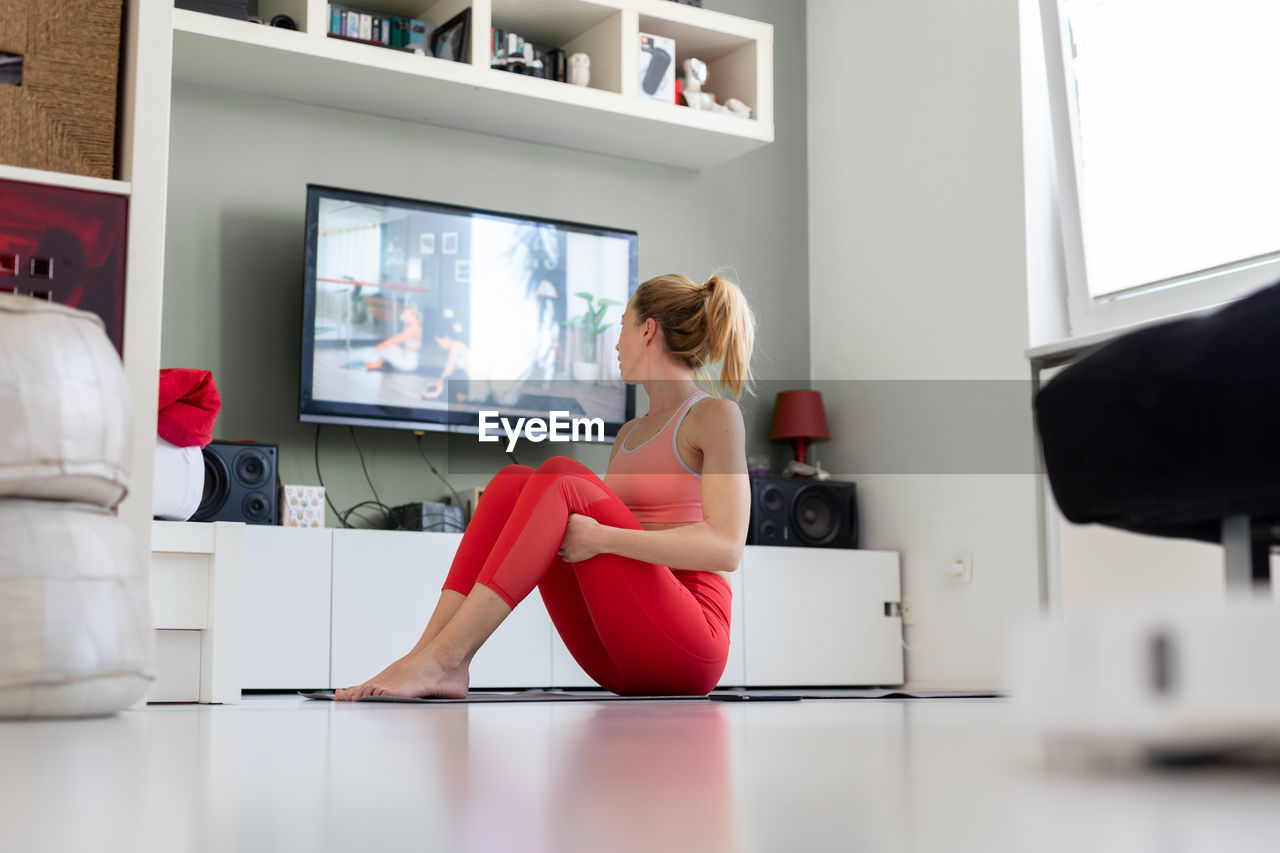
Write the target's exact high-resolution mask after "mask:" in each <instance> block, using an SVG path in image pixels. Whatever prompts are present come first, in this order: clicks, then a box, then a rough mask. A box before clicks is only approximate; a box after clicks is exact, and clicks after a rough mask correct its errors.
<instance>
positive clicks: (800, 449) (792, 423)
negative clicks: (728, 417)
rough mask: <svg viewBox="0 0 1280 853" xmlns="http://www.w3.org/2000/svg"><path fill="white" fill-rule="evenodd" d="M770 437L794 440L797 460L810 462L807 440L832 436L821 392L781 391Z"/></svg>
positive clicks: (775, 407) (821, 439) (776, 404)
mask: <svg viewBox="0 0 1280 853" xmlns="http://www.w3.org/2000/svg"><path fill="white" fill-rule="evenodd" d="M769 438H770V439H771V440H773V441H781V440H785V439H791V440H792V441H794V442H795V447H796V461H797V462H800V463H802V464H807V463H805V458H804V454H805V448H806V447H807V445H808V442H810V441H826V440H827V439H829V438H831V432H830V431H829V430H828V429H827V413H826V411H825V410H824V409H823V408H822V393H821V392H819V391H779V392H778V398H777V400H776V401H775V402H774V404H773V429H771V430H770V431H769Z"/></svg>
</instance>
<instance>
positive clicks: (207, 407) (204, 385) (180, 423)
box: [156, 367, 222, 447]
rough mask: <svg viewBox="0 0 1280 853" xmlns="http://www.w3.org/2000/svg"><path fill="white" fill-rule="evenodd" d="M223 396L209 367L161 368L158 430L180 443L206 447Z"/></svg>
mask: <svg viewBox="0 0 1280 853" xmlns="http://www.w3.org/2000/svg"><path fill="white" fill-rule="evenodd" d="M221 410H222V398H221V397H219V396H218V388H217V386H215V385H214V384H213V374H212V373H210V372H209V371H207V370H189V369H187V368H184V367H175V368H168V369H165V370H161V371H160V412H159V415H158V417H157V421H156V434H157V435H159V436H160V437H161V438H163V439H164V440H165V441H167V442H169V443H170V444H173V445H177V446H178V447H204V446H205V445H206V444H208V443H209V442H211V441H213V422H214V421H215V420H217V418H218V412H220V411H221Z"/></svg>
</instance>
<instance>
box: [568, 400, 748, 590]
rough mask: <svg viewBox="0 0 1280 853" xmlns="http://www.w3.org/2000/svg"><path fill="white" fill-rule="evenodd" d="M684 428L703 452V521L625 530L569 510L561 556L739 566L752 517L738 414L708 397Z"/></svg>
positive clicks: (722, 568)
mask: <svg viewBox="0 0 1280 853" xmlns="http://www.w3.org/2000/svg"><path fill="white" fill-rule="evenodd" d="M683 429H684V430H688V432H685V435H687V436H688V437H689V438H690V441H691V443H692V444H693V445H694V446H695V447H697V448H699V449H701V451H702V521H699V522H696V523H694V524H686V525H683V526H681V527H673V528H671V529H669V530H627V529H624V528H620V527H605V526H604V525H601V524H600V523H598V522H597V521H596V520H595V519H593V518H590V517H588V516H583V515H573V516H570V517H569V524H568V526H567V527H566V529H565V537H564V544H563V546H562V548H561V552H562V556H564V558H565V560H567V561H568V562H577V561H579V560H585V559H588V558H590V557H594V556H595V555H596V554H617V555H619V556H622V557H630V558H632V559H635V560H643V561H645V562H647V563H659V564H661V565H664V566H670V567H671V568H673V569H702V570H710V571H720V572H731V571H734V570H735V569H737V568H738V564H739V563H740V562H741V561H742V549H743V546H744V545H745V544H746V541H747V525H748V523H749V521H750V518H751V488H750V484H749V483H748V481H747V463H746V439H745V429H744V427H743V425H742V413H741V411H740V410H739V409H738V407H737V405H736V404H734V403H733V402H732V401H730V400H715V399H713V400H707V401H706V402H705V403H702V404H700V405H697V406H695V407H694V408H693V410H692V411H690V412H689V415H688V417H686V418H685V423H684V428H683Z"/></svg>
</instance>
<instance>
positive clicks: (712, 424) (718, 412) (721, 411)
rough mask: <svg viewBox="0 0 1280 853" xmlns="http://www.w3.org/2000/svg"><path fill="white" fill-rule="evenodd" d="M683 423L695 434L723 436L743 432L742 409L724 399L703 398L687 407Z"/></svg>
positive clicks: (731, 401)
mask: <svg viewBox="0 0 1280 853" xmlns="http://www.w3.org/2000/svg"><path fill="white" fill-rule="evenodd" d="M685 423H686V424H688V425H689V426H691V427H692V428H693V430H694V432H695V433H697V434H703V433H705V434H708V435H723V434H724V433H725V432H726V431H729V432H741V431H742V430H743V423H742V409H741V408H739V407H738V404H737V403H736V402H734V401H733V400H730V399H728V398H726V397H711V396H707V397H703V398H702V399H701V400H697V401H695V402H694V404H693V405H692V406H690V407H689V414H688V416H687V417H686V418H685Z"/></svg>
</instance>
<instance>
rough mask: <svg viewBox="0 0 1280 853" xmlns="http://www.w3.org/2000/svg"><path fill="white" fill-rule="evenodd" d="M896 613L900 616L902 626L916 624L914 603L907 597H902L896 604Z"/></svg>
mask: <svg viewBox="0 0 1280 853" xmlns="http://www.w3.org/2000/svg"><path fill="white" fill-rule="evenodd" d="M898 613H899V615H901V616H902V624H903V625H904V626H905V625H914V624H916V603H915V602H914V601H912V600H911V598H910V597H909V596H905V595H904V596H903V597H902V601H901V602H900V603H899V604H898Z"/></svg>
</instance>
